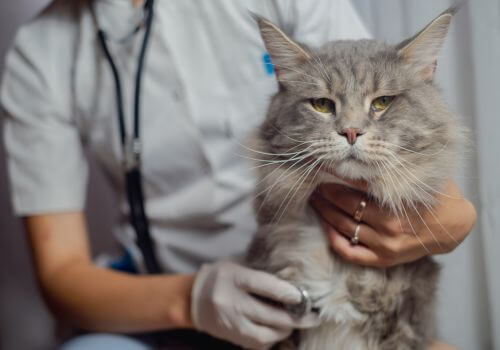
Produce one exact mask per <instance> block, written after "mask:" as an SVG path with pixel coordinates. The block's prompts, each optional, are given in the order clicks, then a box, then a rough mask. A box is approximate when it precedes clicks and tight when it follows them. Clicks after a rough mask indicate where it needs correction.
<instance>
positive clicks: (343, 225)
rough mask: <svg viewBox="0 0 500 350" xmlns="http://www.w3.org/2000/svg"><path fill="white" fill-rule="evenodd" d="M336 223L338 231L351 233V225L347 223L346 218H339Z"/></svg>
mask: <svg viewBox="0 0 500 350" xmlns="http://www.w3.org/2000/svg"><path fill="white" fill-rule="evenodd" d="M336 224H337V227H338V229H339V231H340V232H343V233H345V234H349V233H351V231H353V230H351V227H350V225H349V222H347V220H344V219H342V220H339V221H337V223H336Z"/></svg>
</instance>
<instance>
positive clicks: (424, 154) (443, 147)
mask: <svg viewBox="0 0 500 350" xmlns="http://www.w3.org/2000/svg"><path fill="white" fill-rule="evenodd" d="M448 143H449V141H446V143H445V144H444V145H443V146H442V147H441V148H440V150H439V151H437V152H435V153H432V154H426V153H421V152H417V151H414V150H411V149H408V148H405V147H403V146H399V145H396V144H395V143H391V142H388V141H385V140H384V141H380V142H374V143H373V144H374V145H378V146H380V145H381V144H382V146H384V144H386V145H389V146H393V147H397V148H401V149H403V150H405V151H407V152H410V153H414V154H419V155H421V156H426V157H432V156H435V155H438V154H439V153H441V152H443V151H444V150H445V148H446V147H447V146H448ZM385 148H389V147H385Z"/></svg>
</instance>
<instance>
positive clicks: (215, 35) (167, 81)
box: [0, 0, 369, 273]
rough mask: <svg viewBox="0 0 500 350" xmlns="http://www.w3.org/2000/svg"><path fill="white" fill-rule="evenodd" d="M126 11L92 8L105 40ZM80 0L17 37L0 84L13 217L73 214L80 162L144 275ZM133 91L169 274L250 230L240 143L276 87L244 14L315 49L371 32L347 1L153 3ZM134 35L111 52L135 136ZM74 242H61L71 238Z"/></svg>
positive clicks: (111, 104)
mask: <svg viewBox="0 0 500 350" xmlns="http://www.w3.org/2000/svg"><path fill="white" fill-rule="evenodd" d="M131 3H132V2H131V1H127V0H94V5H95V7H96V12H97V15H98V16H99V18H100V19H101V22H102V23H101V25H102V26H104V29H105V31H106V32H108V33H110V34H112V35H113V36H115V37H120V36H124V35H126V34H127V33H128V32H129V31H130V29H131V28H133V27H134V26H135V24H136V21H137V20H138V16H139V17H140V14H139V15H138V14H137V10H134V8H133V7H132V5H131ZM88 5H89V4H88V1H81V0H78V1H77V0H72V1H67V0H56V1H54V2H53V3H52V4H51V5H50V6H49V7H48V8H47V9H45V10H44V11H43V12H42V13H41V14H40V15H39V16H37V17H36V18H35V19H34V20H33V21H31V22H30V23H28V24H26V25H24V26H23V27H22V28H21V29H20V30H19V32H18V34H17V36H16V39H15V43H14V45H13V47H12V48H11V50H10V52H9V53H8V55H7V59H6V67H5V71H4V76H3V82H2V87H1V95H0V97H1V103H2V106H3V108H4V109H5V111H6V114H7V115H6V119H5V126H4V137H5V144H6V150H7V159H8V170H9V178H10V185H11V192H12V203H13V207H14V210H15V212H16V213H17V214H18V215H32V214H41V213H51V212H64V211H75V210H77V211H80V210H83V208H84V202H85V195H86V186H87V160H86V154H89V155H90V156H92V157H95V158H96V159H97V161H98V164H100V166H102V168H103V170H104V172H105V173H106V175H107V176H108V177H109V179H110V180H111V183H112V184H113V185H114V188H115V190H116V191H117V193H119V195H120V205H121V208H122V213H123V215H122V216H121V219H120V221H119V222H117V224H116V226H115V234H116V237H117V239H118V240H119V242H121V243H122V244H123V245H124V246H125V247H126V249H127V250H128V251H129V252H130V253H131V255H132V256H133V257H134V259H135V261H136V263H137V264H138V266H140V267H141V266H142V259H141V255H140V253H139V251H138V249H137V247H136V246H135V244H134V240H135V233H134V231H133V229H132V228H131V226H130V225H129V224H128V220H127V211H128V209H127V202H126V198H125V196H124V189H123V187H124V185H123V173H122V167H121V162H122V150H121V145H120V139H119V133H118V123H117V117H116V99H115V87H114V82H113V80H112V75H111V71H110V68H109V65H108V63H107V61H106V60H105V59H104V56H103V53H102V50H101V48H100V46H99V44H98V41H97V37H96V26H95V23H94V21H93V18H92V16H91V14H90V11H89V7H88ZM155 5H156V16H155V19H154V23H153V29H152V35H151V38H150V44H149V48H148V52H147V56H146V64H145V70H144V76H143V89H142V92H141V96H142V105H141V139H142V142H143V177H144V189H145V195H146V210H147V214H148V217H149V219H150V221H151V230H152V232H151V233H152V236H153V239H154V241H155V244H156V250H157V255H158V258H159V261H160V264H161V265H162V267H163V269H164V270H165V271H166V272H179V273H189V272H193V271H195V270H196V269H197V268H198V267H199V265H200V264H201V263H204V262H210V261H214V260H217V259H221V258H228V257H231V256H237V255H239V254H242V253H243V252H244V251H245V248H246V246H247V244H248V242H249V240H250V239H251V236H252V234H253V232H254V230H255V222H254V219H253V213H252V206H251V200H252V191H253V184H254V180H253V174H252V171H250V170H249V168H251V167H252V164H250V163H249V162H248V161H247V160H245V159H244V158H242V157H239V156H238V155H237V154H243V153H244V149H243V148H242V147H241V146H240V145H239V142H241V141H242V139H243V138H244V137H245V135H246V134H247V133H248V132H249V131H251V130H252V129H253V128H255V127H256V126H257V125H258V124H259V123H260V122H261V121H262V120H263V118H264V116H265V110H266V105H267V103H268V101H269V97H270V96H271V94H272V93H273V92H274V91H275V89H276V82H275V77H274V76H273V75H272V74H269V72H268V71H267V70H266V65H265V63H264V61H263V56H264V55H265V48H264V46H263V43H262V40H261V38H260V36H259V32H258V29H257V26H256V24H255V22H254V21H253V19H252V18H251V16H249V13H248V10H252V11H254V12H256V13H259V14H262V15H263V16H265V17H267V18H269V19H271V20H272V21H274V22H275V23H277V24H278V25H279V26H281V27H282V28H283V29H284V30H285V31H286V32H287V33H289V34H291V35H292V36H293V37H294V38H295V39H296V40H298V41H301V42H305V43H307V44H309V45H318V44H319V43H322V42H325V41H327V40H332V39H340V38H362V37H368V36H369V34H368V32H367V30H366V29H365V27H364V26H363V24H362V23H361V21H360V19H359V17H358V15H357V14H356V12H355V10H354V8H353V6H352V4H351V3H350V2H349V1H347V0H321V1H319V0H314V1H313V0H296V1H292V0H281V1H279V0H277V1H273V0H252V1H243V0H238V1H236V0H210V1H207V0H177V1H169V0H157V1H156V4H155ZM141 42H142V32H139V33H137V34H135V35H134V36H133V37H132V38H131V39H129V40H126V41H125V42H123V43H120V44H119V43H116V42H114V43H111V44H110V49H111V51H112V54H113V56H114V57H115V60H116V61H117V63H118V67H119V70H120V73H121V78H122V84H123V88H124V98H125V115H126V119H127V123H128V125H127V129H128V131H129V132H130V131H131V130H132V126H131V121H132V106H133V101H134V99H133V92H134V75H135V69H136V63H137V55H138V48H139V46H140V44H141ZM68 234H70V233H68Z"/></svg>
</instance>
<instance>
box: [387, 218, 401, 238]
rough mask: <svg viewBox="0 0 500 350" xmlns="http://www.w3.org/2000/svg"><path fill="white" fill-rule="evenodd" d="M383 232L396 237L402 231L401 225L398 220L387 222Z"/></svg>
mask: <svg viewBox="0 0 500 350" xmlns="http://www.w3.org/2000/svg"><path fill="white" fill-rule="evenodd" d="M385 230H386V232H387V233H389V234H390V235H391V236H394V235H397V234H399V233H401V231H402V227H401V223H400V222H399V220H389V221H387V222H386V224H385Z"/></svg>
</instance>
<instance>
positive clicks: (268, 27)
mask: <svg viewBox="0 0 500 350" xmlns="http://www.w3.org/2000/svg"><path fill="white" fill-rule="evenodd" d="M250 15H251V16H252V17H253V18H254V20H255V21H256V22H257V24H258V26H259V30H260V35H261V37H262V40H263V41H264V45H265V46H266V49H267V51H268V52H269V55H270V56H271V59H272V61H273V64H274V65H275V70H276V74H277V75H278V78H279V77H280V75H281V74H282V73H283V71H284V70H287V68H288V69H291V70H293V69H294V68H293V67H296V66H297V65H299V64H300V63H303V62H304V61H306V60H308V59H310V55H309V54H308V53H307V52H306V51H305V50H304V49H303V48H302V47H301V46H300V45H299V44H297V43H296V42H294V41H293V40H292V39H290V38H289V37H288V36H287V35H286V34H285V33H284V32H283V31H282V30H281V29H280V28H278V27H277V26H276V25H275V24H274V23H272V22H271V21H269V20H267V19H266V18H264V17H262V16H260V15H258V14H256V13H253V12H250Z"/></svg>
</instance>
